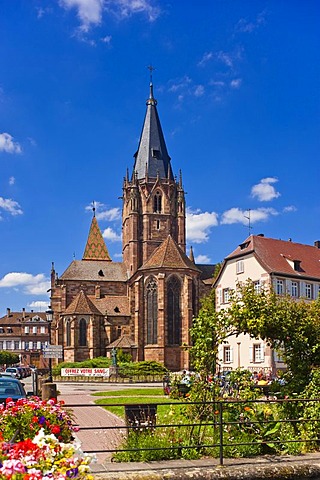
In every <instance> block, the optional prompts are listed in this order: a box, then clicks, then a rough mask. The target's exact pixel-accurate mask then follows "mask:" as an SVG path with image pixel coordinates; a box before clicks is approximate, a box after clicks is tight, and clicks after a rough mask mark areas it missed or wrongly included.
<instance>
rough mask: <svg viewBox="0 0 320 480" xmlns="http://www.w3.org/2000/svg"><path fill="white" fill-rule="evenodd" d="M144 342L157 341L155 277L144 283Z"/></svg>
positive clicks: (156, 287) (152, 342)
mask: <svg viewBox="0 0 320 480" xmlns="http://www.w3.org/2000/svg"><path fill="white" fill-rule="evenodd" d="M145 295H146V302H145V303H146V338H145V341H146V343H149V344H150V343H151V344H154V343H157V342H158V286H157V282H156V280H155V278H153V277H152V278H151V279H150V280H149V281H148V283H147V285H146V294H145Z"/></svg>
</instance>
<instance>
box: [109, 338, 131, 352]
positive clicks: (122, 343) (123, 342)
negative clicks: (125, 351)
mask: <svg viewBox="0 0 320 480" xmlns="http://www.w3.org/2000/svg"><path fill="white" fill-rule="evenodd" d="M136 346H137V345H136V344H135V343H134V341H133V340H132V339H131V337H130V335H122V336H121V337H119V338H117V340H115V341H114V342H112V343H110V344H109V345H107V347H106V348H107V349H108V350H109V349H112V348H132V347H136Z"/></svg>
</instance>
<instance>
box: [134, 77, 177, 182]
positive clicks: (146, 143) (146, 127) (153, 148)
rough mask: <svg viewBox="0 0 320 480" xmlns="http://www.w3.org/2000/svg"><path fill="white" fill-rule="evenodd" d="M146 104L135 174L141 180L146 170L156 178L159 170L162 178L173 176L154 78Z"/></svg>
mask: <svg viewBox="0 0 320 480" xmlns="http://www.w3.org/2000/svg"><path fill="white" fill-rule="evenodd" d="M146 104H147V111H146V115H145V119H144V124H143V128H142V132H141V137H140V142H139V147H138V151H137V152H136V153H135V155H134V157H135V164H134V168H133V174H134V175H136V176H137V178H138V179H139V180H140V179H141V178H145V175H146V170H147V172H148V176H149V177H150V178H156V177H157V173H158V172H159V173H158V174H159V177H160V178H161V179H163V178H173V173H172V169H171V163H170V160H171V159H170V156H169V154H168V151H167V147H166V143H165V140H164V136H163V132H162V128H161V124H160V119H159V115H158V112H157V100H156V99H155V98H154V94H153V83H152V78H151V81H150V94H149V98H148V100H147V102H146ZM146 167H147V168H146Z"/></svg>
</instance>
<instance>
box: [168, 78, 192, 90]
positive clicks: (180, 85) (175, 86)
mask: <svg viewBox="0 0 320 480" xmlns="http://www.w3.org/2000/svg"><path fill="white" fill-rule="evenodd" d="M190 83H192V80H191V78H190V77H188V76H187V75H185V76H184V77H182V78H180V79H178V80H176V81H175V82H174V83H172V85H171V87H170V88H169V92H177V91H178V90H183V89H185V88H187V87H189V85H190Z"/></svg>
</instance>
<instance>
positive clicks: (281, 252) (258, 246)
mask: <svg viewBox="0 0 320 480" xmlns="http://www.w3.org/2000/svg"><path fill="white" fill-rule="evenodd" d="M250 253H253V254H254V255H255V257H256V258H257V260H258V261H259V262H260V263H261V265H262V266H263V267H264V268H265V270H266V271H267V272H268V273H269V274H270V273H280V274H283V275H290V276H297V277H306V278H315V279H320V248H317V247H315V246H312V245H303V244H301V243H295V242H291V241H285V240H276V239H274V238H267V237H263V236H260V235H251V236H250V237H248V238H247V239H246V240H245V241H244V242H243V243H242V244H240V245H239V246H238V247H237V248H236V249H235V250H234V251H233V252H232V253H231V254H230V255H228V256H227V257H226V260H229V259H231V258H234V257H241V256H245V255H248V254H250ZM288 260H289V261H288ZM294 261H296V262H298V264H299V268H298V269H295V268H294V264H293V263H294Z"/></svg>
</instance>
